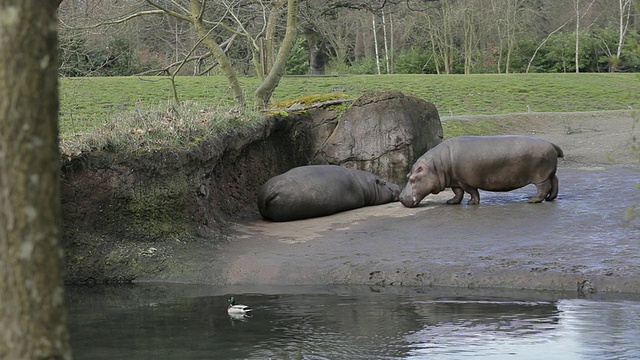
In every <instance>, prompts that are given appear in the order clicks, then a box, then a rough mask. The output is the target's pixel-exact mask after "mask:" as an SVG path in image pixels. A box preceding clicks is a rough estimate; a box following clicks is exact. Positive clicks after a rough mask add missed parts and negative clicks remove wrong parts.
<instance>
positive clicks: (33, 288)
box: [0, 0, 71, 359]
mask: <svg viewBox="0 0 640 360" xmlns="http://www.w3.org/2000/svg"><path fill="white" fill-rule="evenodd" d="M57 5H58V2H57V1H40V0H20V1H16V0H0V174H1V175H0V274H2V275H0V323H1V324H2V331H1V332H0V359H71V349H70V345H69V336H68V330H67V313H66V308H65V300H64V291H63V280H62V279H63V277H62V260H63V256H62V247H61V245H60V237H61V225H60V223H61V204H60V187H59V177H60V172H59V155H58V154H59V153H58V57H57V38H56V37H57V35H56V29H57V23H56V17H55V13H56V8H57Z"/></svg>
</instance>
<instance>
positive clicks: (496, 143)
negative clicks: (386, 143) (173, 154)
mask: <svg viewBox="0 0 640 360" xmlns="http://www.w3.org/2000/svg"><path fill="white" fill-rule="evenodd" d="M563 156H564V154H563V153H562V150H561V149H560V148H559V147H558V146H557V145H555V144H553V143H551V142H549V141H546V140H542V139H537V138H533V137H529V136H517V135H503V136H461V137H457V138H452V139H449V140H446V141H444V142H442V143H440V144H438V145H437V146H435V147H433V148H432V149H431V150H429V151H427V152H426V153H425V154H424V155H422V156H421V157H420V158H419V159H418V160H417V161H416V162H415V164H413V167H412V168H411V172H410V173H409V174H408V175H407V178H408V182H407V186H406V187H405V188H404V190H403V191H402V193H401V194H400V202H401V203H402V204H403V205H404V206H406V207H415V206H417V205H418V204H419V203H420V201H421V200H422V199H424V197H425V196H427V195H429V194H437V193H439V192H440V191H442V190H444V189H445V188H451V189H452V190H453V192H454V194H455V196H454V197H453V198H451V199H449V200H448V201H447V204H459V203H460V202H461V201H462V198H463V197H464V193H465V191H466V192H468V193H469V194H471V200H469V202H468V204H470V205H475V204H478V203H480V195H479V194H478V189H482V190H488V191H511V190H514V189H518V188H521V187H523V186H526V185H528V184H534V185H535V186H536V188H537V189H538V193H537V194H536V195H535V196H534V197H532V198H530V199H529V202H531V203H539V202H541V201H542V200H547V201H552V200H553V199H555V198H556V196H558V177H557V176H556V169H557V165H558V158H559V157H563Z"/></svg>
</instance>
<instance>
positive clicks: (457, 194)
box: [447, 187, 464, 205]
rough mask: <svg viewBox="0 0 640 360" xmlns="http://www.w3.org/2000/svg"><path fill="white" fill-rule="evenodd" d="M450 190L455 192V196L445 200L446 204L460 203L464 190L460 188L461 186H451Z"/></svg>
mask: <svg viewBox="0 0 640 360" xmlns="http://www.w3.org/2000/svg"><path fill="white" fill-rule="evenodd" d="M451 190H453V193H454V194H455V196H454V197H452V198H451V199H449V200H447V204H449V205H455V204H460V202H461V201H462V198H463V197H464V190H462V188H459V187H452V188H451Z"/></svg>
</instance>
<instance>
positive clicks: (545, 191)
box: [529, 179, 557, 203]
mask: <svg viewBox="0 0 640 360" xmlns="http://www.w3.org/2000/svg"><path fill="white" fill-rule="evenodd" d="M556 181H557V180H556ZM551 183H552V181H551V179H547V180H545V181H543V182H541V183H538V184H535V185H536V188H537V189H538V193H537V194H536V196H534V197H532V198H531V199H529V202H530V203H539V202H542V200H544V199H545V198H546V197H547V195H549V194H550V192H551V189H552V185H551Z"/></svg>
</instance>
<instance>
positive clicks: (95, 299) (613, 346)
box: [68, 286, 640, 359]
mask: <svg viewBox="0 0 640 360" xmlns="http://www.w3.org/2000/svg"><path fill="white" fill-rule="evenodd" d="M69 290H70V291H69V296H68V298H69V306H70V329H71V335H72V345H73V348H74V358H75V359H270V358H271V359H433V358H437V359H457V358H465V357H467V358H494V359H502V358H506V357H512V358H517V359H540V358H547V359H549V358H557V359H591V358H593V359H603V358H640V342H639V341H638V339H639V338H640V302H637V301H595V300H580V299H566V300H556V299H557V298H550V299H544V300H534V301H522V300H514V299H509V298H508V297H504V296H501V297H492V296H487V295H486V294H482V295H480V296H476V297H472V296H469V295H466V294H465V295H460V294H456V293H443V292H442V291H438V292H436V291H433V290H428V291H426V292H425V291H422V290H416V289H414V290H411V291H409V290H406V289H403V290H397V291H396V290H392V291H386V290H383V291H371V290H370V289H368V288H363V287H340V288H337V287H335V288H326V287H325V288H322V289H318V288H312V289H309V288H301V287H297V288H293V289H291V288H287V289H284V290H282V289H280V290H279V291H273V290H271V291H268V292H264V293H259V294H258V293H245V294H241V293H238V292H236V293H234V294H233V295H236V297H237V301H238V302H240V303H244V304H246V305H250V306H252V307H253V308H254V309H255V311H254V316H253V317H252V318H249V319H239V320H238V319H231V318H230V317H229V316H228V315H227V313H226V306H227V299H228V296H229V295H231V293H225V292H223V291H221V289H213V288H202V287H177V288H167V287H166V286H165V287H161V288H154V287H153V286H142V287H140V286H133V287H116V288H112V287H98V288H92V289H88V288H71V289H69ZM222 290H225V289H222ZM234 290H235V289H234Z"/></svg>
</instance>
